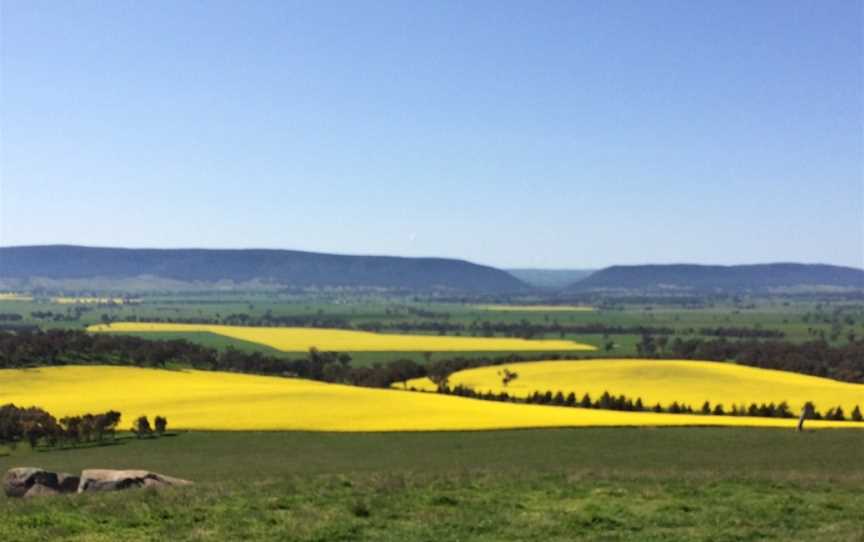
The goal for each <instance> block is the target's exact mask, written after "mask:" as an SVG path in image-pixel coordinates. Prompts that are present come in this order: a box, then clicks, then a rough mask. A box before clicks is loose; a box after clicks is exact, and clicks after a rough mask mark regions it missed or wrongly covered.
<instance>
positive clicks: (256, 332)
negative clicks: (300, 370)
mask: <svg viewBox="0 0 864 542" xmlns="http://www.w3.org/2000/svg"><path fill="white" fill-rule="evenodd" d="M87 329H88V331H91V332H94V333H100V332H116V333H122V332H135V333H142V332H193V333H194V332H206V333H215V334H218V335H224V336H227V337H232V338H235V339H240V340H243V341H250V342H255V343H260V344H263V345H266V346H270V347H272V348H276V349H278V350H282V351H284V352H306V351H308V350H309V349H310V348H317V349H318V350H327V351H338V352H356V351H361V352H362V351H374V352H382V351H388V350H391V351H433V352H442V351H452V352H466V351H501V352H513V351H520V350H531V351H542V350H554V351H560V350H577V351H589V350H594V347H593V346H590V345H587V344H581V343H576V342H573V341H564V340H525V339H513V338H485V337H482V338H479V337H439V336H434V335H395V334H383V333H370V332H366V331H353V330H344V329H319V328H298V327H245V326H222V325H204V324H164V323H138V322H119V323H115V324H111V325H102V324H98V325H93V326H90V327H88V328H87Z"/></svg>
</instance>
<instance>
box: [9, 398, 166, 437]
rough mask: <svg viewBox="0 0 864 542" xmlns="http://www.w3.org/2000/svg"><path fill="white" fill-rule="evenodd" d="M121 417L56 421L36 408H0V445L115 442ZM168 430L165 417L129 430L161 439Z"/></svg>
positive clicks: (113, 412)
mask: <svg viewBox="0 0 864 542" xmlns="http://www.w3.org/2000/svg"><path fill="white" fill-rule="evenodd" d="M121 417H122V415H121V414H120V413H119V412H117V411H116V410H109V411H108V412H103V413H99V414H83V415H81V416H66V417H63V418H60V419H59V420H58V419H57V418H55V417H54V416H53V415H52V414H50V413H49V412H48V411H46V410H44V409H42V408H39V407H27V408H22V407H17V406H15V405H13V404H11V403H10V404H6V405H3V406H0V444H8V445H12V446H14V445H16V444H17V443H19V442H27V443H29V444H30V447H31V448H36V447H37V446H39V445H40V444H41V445H44V446H48V447H52V448H53V447H55V446H58V445H59V446H76V445H79V444H86V443H90V442H104V441H106V440H112V441H113V440H114V439H115V438H116V434H117V427H118V426H119V425H120V419H121ZM167 428H168V420H167V419H166V418H165V417H164V416H156V417H155V418H154V419H153V425H152V426H151V425H150V420H149V419H148V418H147V416H141V417H139V418H137V419H136V420H135V421H134V423H133V424H132V427H131V428H130V430H131V431H132V433H134V434H135V435H136V436H137V437H138V438H144V437H150V436H153V435H157V436H161V435H163V434H164V433H165V431H166V430H167Z"/></svg>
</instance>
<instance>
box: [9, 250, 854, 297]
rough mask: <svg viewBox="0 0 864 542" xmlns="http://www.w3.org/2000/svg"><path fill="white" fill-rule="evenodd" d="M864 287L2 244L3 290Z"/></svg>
mask: <svg viewBox="0 0 864 542" xmlns="http://www.w3.org/2000/svg"><path fill="white" fill-rule="evenodd" d="M532 286H533V287H534V288H539V289H544V290H546V292H547V293H552V292H556V291H558V292H561V293H562V294H565V295H567V294H578V293H584V292H603V291H606V292H668V293H675V292H685V293H699V292H743V291H752V292H772V291H775V292H780V291H792V292H794V291H820V290H822V291H831V290H841V289H842V290H850V289H855V290H864V270H861V269H855V268H851V267H839V266H834V265H820V264H796V263H776V264H757V265H732V266H719V265H690V264H679V265H627V266H625V265H616V266H612V267H607V268H605V269H601V270H599V271H593V272H592V271H589V270H574V269H570V270H544V269H510V270H509V272H508V271H503V270H500V269H495V268H493V267H488V266H484V265H477V264H474V263H470V262H467V261H464V260H456V259H446V258H401V257H393V256H345V255H336V254H321V253H315V252H300V251H296V250H259V249H243V250H214V249H128V248H93V247H82V246H71V245H50V246H22V247H0V290H20V289H27V290H32V289H36V288H45V289H62V290H79V291H80V290H123V291H136V290H138V291H143V290H172V291H177V290H209V289H220V290H232V289H279V288H286V287H295V288H334V287H351V288H358V287H361V288H387V289H405V290H411V291H447V292H450V293H467V294H484V293H492V294H510V293H513V294H516V293H520V292H523V293H524V292H530V291H532Z"/></svg>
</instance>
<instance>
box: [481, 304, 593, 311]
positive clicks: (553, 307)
mask: <svg viewBox="0 0 864 542" xmlns="http://www.w3.org/2000/svg"><path fill="white" fill-rule="evenodd" d="M476 307H477V308H478V309H480V310H484V311H501V312H590V311H593V310H594V307H586V306H582V305H477V306H476Z"/></svg>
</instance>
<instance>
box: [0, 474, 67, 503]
mask: <svg viewBox="0 0 864 542" xmlns="http://www.w3.org/2000/svg"><path fill="white" fill-rule="evenodd" d="M2 484H3V492H4V493H5V494H6V496H8V497H36V496H42V495H59V494H60V493H74V492H75V491H77V490H78V485H79V478H78V477H77V476H72V475H71V474H66V473H63V472H61V473H57V472H51V471H47V470H45V469H40V468H37V467H18V468H14V469H10V470H9V471H7V472H6V474H5V475H3V482H2Z"/></svg>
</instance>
